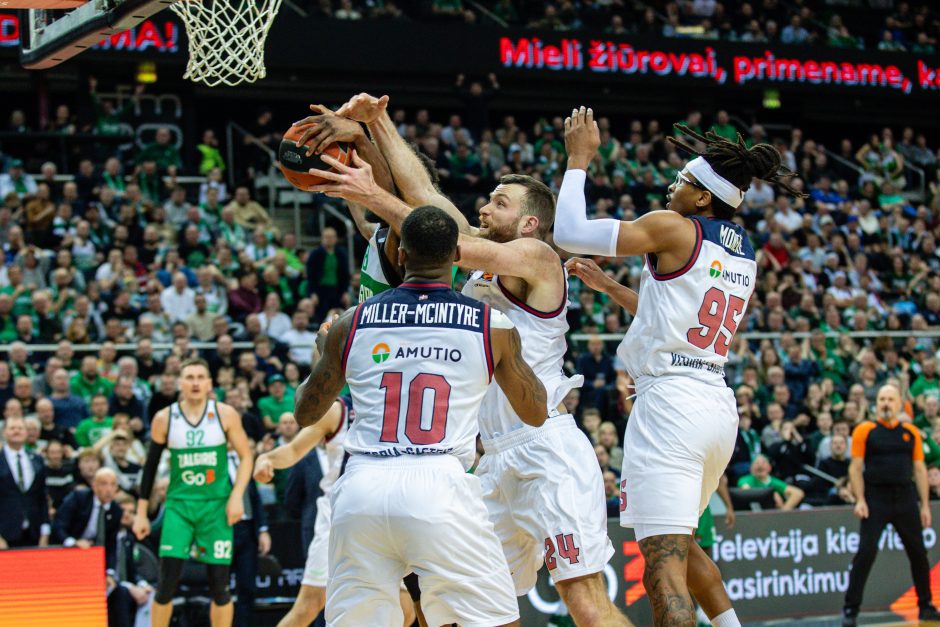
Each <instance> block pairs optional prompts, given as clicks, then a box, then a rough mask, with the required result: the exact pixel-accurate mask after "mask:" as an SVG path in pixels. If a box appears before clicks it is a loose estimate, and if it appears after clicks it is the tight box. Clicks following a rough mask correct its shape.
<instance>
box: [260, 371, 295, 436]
mask: <svg viewBox="0 0 940 627" xmlns="http://www.w3.org/2000/svg"><path fill="white" fill-rule="evenodd" d="M267 383H268V392H269V396H265V397H264V398H262V399H261V400H259V401H258V410H259V412H260V413H261V419H262V421H264V427H265V428H266V429H268V430H271V431H273V430H274V429H276V428H277V423H278V420H279V419H280V416H281V414H285V413H292V412H293V411H294V395H293V394H287V380H286V379H285V378H284V375H281V374H275V375H271V376H270V377H268V381H267Z"/></svg>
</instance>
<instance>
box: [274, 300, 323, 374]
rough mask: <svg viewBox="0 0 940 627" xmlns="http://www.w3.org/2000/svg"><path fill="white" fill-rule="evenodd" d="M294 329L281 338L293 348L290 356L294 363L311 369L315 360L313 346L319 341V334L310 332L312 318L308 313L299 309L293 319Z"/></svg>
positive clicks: (289, 353)
mask: <svg viewBox="0 0 940 627" xmlns="http://www.w3.org/2000/svg"><path fill="white" fill-rule="evenodd" d="M291 321H292V322H293V328H291V330H290V331H288V332H286V333H285V334H284V335H282V336H281V341H282V342H283V343H284V344H287V345H288V346H291V347H292V348H291V349H290V351H289V352H288V356H289V357H290V359H291V361H293V362H294V363H296V364H298V365H300V366H303V367H306V368H309V367H310V363H311V361H312V360H313V346H314V345H315V344H316V341H317V334H316V333H314V332H313V331H310V330H309V329H308V328H307V326H308V325H309V324H310V317H309V316H308V315H307V312H305V311H301V310H300V309H298V310H297V311H295V312H294V315H293V317H292V318H291Z"/></svg>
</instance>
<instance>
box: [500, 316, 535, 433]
mask: <svg viewBox="0 0 940 627" xmlns="http://www.w3.org/2000/svg"><path fill="white" fill-rule="evenodd" d="M491 311H492V310H491ZM491 315H494V314H491ZM492 320H493V329H492V331H491V333H490V341H491V343H492V347H493V359H494V360H495V361H496V365H495V369H494V371H493V374H494V376H495V377H496V382H497V383H498V384H499V387H500V388H501V389H502V390H503V392H504V393H505V394H506V397H507V398H508V399H509V404H510V405H512V409H513V411H515V412H516V415H518V416H519V418H520V419H521V420H522V422H524V423H526V424H527V425H530V426H532V427H541V426H542V424H543V423H544V422H545V419H546V418H548V406H547V402H548V401H547V396H546V393H545V386H544V385H542V382H541V381H540V380H539V378H538V377H537V376H536V375H535V373H534V372H532V368H530V367H529V364H527V363H526V362H525V360H524V359H523V358H522V340H521V339H520V338H519V332H518V331H516V329H515V327H513V326H511V325H512V323H511V322H509V319H508V318H506V317H505V316H503V315H502V314H500V313H499V312H495V316H494V318H493V319H492ZM497 325H499V327H498V328H497Z"/></svg>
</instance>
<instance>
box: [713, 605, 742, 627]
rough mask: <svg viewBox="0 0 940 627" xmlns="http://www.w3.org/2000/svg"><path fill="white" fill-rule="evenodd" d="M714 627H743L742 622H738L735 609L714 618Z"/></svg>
mask: <svg viewBox="0 0 940 627" xmlns="http://www.w3.org/2000/svg"><path fill="white" fill-rule="evenodd" d="M712 627H741V621H739V620H738V615H737V614H735V613H734V608H731V609H730V610H725V611H724V612H722V613H721V614H719V615H718V616H716V617H715V618H713V619H712Z"/></svg>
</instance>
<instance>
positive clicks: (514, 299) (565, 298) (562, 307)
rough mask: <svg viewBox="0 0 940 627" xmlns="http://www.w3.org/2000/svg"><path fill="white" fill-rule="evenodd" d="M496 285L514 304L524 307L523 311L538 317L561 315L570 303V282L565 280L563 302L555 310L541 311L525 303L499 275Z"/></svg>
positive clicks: (520, 307)
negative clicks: (507, 286)
mask: <svg viewBox="0 0 940 627" xmlns="http://www.w3.org/2000/svg"><path fill="white" fill-rule="evenodd" d="M496 285H497V286H498V287H499V290H500V291H501V292H502V293H503V296H505V297H506V298H508V299H509V302H511V303H512V304H513V305H515V306H516V307H518V308H519V309H522V310H523V311H525V312H527V313H530V314H532V315H533V316H535V317H537V318H554V317H555V316H558V315H560V314H561V313H562V312H563V311H564V310H565V305H567V304H568V282H567V281H565V294H564V296H562V297H561V304H560V305H558V309H556V310H555V311H539V310H538V309H535V308H534V307H530V306H529V305H527V304H525V302H523V301H522V300H521V299H520V298H519V297H517V296H516V295H515V294H513V293H512V292H510V291H509V290H508V289H506V286H505V285H503V282H502V280H501V279H500V278H499V277H496Z"/></svg>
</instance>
